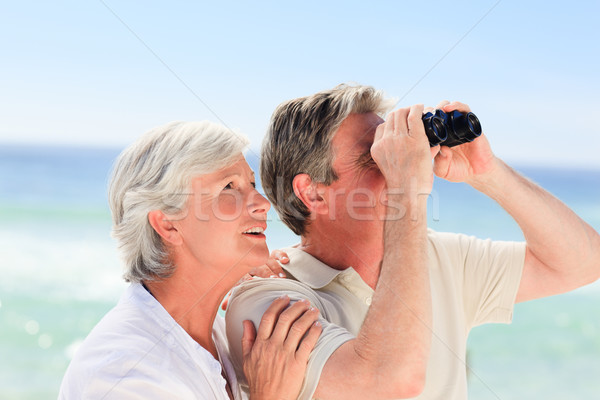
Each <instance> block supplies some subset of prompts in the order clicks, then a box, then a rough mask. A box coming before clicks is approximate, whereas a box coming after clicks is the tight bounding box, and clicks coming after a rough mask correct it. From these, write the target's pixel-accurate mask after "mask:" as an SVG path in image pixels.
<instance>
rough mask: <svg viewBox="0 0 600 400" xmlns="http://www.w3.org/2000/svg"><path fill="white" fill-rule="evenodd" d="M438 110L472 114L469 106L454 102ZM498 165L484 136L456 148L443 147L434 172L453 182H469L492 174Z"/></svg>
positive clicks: (443, 104)
mask: <svg viewBox="0 0 600 400" xmlns="http://www.w3.org/2000/svg"><path fill="white" fill-rule="evenodd" d="M437 108H438V109H440V110H442V111H444V112H446V113H450V112H452V111H455V110H456V111H459V112H461V113H467V112H471V109H470V108H469V106H468V105H466V104H463V103H459V102H457V101H454V102H452V103H450V102H448V101H442V102H441V103H440V104H438V105H437ZM496 164H497V160H496V156H494V153H493V152H492V149H491V147H490V143H489V142H488V140H487V138H486V137H485V135H484V134H481V136H480V137H478V138H477V139H475V140H474V141H472V142H470V143H464V144H461V145H459V146H455V147H447V146H442V147H441V150H440V152H439V153H438V155H437V156H436V157H435V162H434V165H433V172H434V173H435V174H436V175H437V176H438V177H440V178H443V179H446V180H448V181H451V182H467V183H469V181H471V180H472V179H475V178H477V177H480V176H482V175H485V174H487V173H489V172H491V171H492V170H493V169H494V168H495V167H496Z"/></svg>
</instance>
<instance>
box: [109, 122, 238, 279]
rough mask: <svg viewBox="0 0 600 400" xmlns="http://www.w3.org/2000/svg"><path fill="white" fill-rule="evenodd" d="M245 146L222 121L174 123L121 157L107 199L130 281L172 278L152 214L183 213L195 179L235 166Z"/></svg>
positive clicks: (155, 130)
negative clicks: (157, 212) (151, 222)
mask: <svg viewBox="0 0 600 400" xmlns="http://www.w3.org/2000/svg"><path fill="white" fill-rule="evenodd" d="M247 145H248V139H247V138H245V137H244V136H242V135H240V134H238V133H234V132H232V131H231V130H230V129H227V128H225V127H224V126H221V125H219V124H215V123H212V122H208V121H202V122H172V123H170V124H167V125H164V126H161V127H158V128H155V129H153V130H151V131H149V132H147V133H146V134H144V135H143V136H142V137H140V138H139V139H138V140H137V141H136V142H134V143H133V144H132V145H130V146H129V147H128V148H126V149H125V150H124V151H123V152H122V153H121V154H120V155H119V158H118V159H117V161H116V163H115V166H114V169H113V173H112V177H111V180H110V183H109V187H108V198H109V204H110V209H111V212H112V218H113V230H112V236H113V237H114V238H115V239H116V240H117V243H118V246H119V249H120V251H121V256H122V258H123V260H124V262H125V272H124V275H123V278H124V279H125V280H126V281H128V282H141V281H145V280H156V279H162V278H167V277H169V276H171V274H172V273H173V271H174V268H175V266H174V265H173V264H172V262H171V261H170V260H169V254H168V251H167V248H166V246H165V245H164V243H163V241H162V240H161V237H160V236H159V235H158V233H156V231H155V230H154V229H153V228H152V226H151V225H150V223H149V222H148V213H149V212H150V211H152V210H161V211H162V212H164V213H165V214H171V215H172V214H176V213H179V212H181V211H183V210H184V208H185V206H186V202H187V199H188V196H187V194H189V193H190V191H191V184H192V178H194V177H196V176H198V175H203V174H208V173H211V172H215V171H217V170H219V169H221V168H224V167H227V166H228V165H231V164H232V163H233V162H234V161H235V159H236V158H237V157H238V156H239V155H240V154H241V152H242V151H243V150H245V148H246V147H247Z"/></svg>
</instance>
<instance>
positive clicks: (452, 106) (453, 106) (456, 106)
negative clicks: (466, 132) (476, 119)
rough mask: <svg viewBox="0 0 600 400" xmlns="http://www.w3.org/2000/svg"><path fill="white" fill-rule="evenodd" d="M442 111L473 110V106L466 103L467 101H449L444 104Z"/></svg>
mask: <svg viewBox="0 0 600 400" xmlns="http://www.w3.org/2000/svg"><path fill="white" fill-rule="evenodd" d="M441 109H442V111H444V112H452V111H455V110H456V111H460V112H471V107H469V106H468V105H466V104H465V103H461V102H459V101H453V102H452V103H448V104H446V105H445V106H443V107H442V108H441Z"/></svg>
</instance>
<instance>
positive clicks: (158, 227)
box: [148, 210, 183, 246]
mask: <svg viewBox="0 0 600 400" xmlns="http://www.w3.org/2000/svg"><path fill="white" fill-rule="evenodd" d="M148 222H149V223H150V225H151V226H152V228H154V230H155V231H156V233H158V235H159V236H160V237H161V238H162V239H163V240H164V241H165V242H166V243H168V244H170V245H172V246H177V245H180V244H181V243H182V242H183V240H182V238H181V234H180V233H179V231H178V230H177V228H176V227H175V225H173V222H172V220H171V219H169V218H168V217H167V216H166V215H165V214H164V213H163V212H162V211H160V210H152V211H150V212H149V213H148Z"/></svg>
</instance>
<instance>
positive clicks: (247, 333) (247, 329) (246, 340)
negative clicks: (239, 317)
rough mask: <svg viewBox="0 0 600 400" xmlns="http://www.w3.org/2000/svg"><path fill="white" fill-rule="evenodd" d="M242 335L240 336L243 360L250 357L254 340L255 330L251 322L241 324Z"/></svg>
mask: <svg viewBox="0 0 600 400" xmlns="http://www.w3.org/2000/svg"><path fill="white" fill-rule="evenodd" d="M242 324H243V325H242V326H243V329H244V333H243V334H242V355H243V357H244V358H246V357H248V356H249V355H250V352H251V351H252V346H254V341H255V340H256V328H254V324H253V323H252V321H249V320H246V321H244V322H242Z"/></svg>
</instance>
